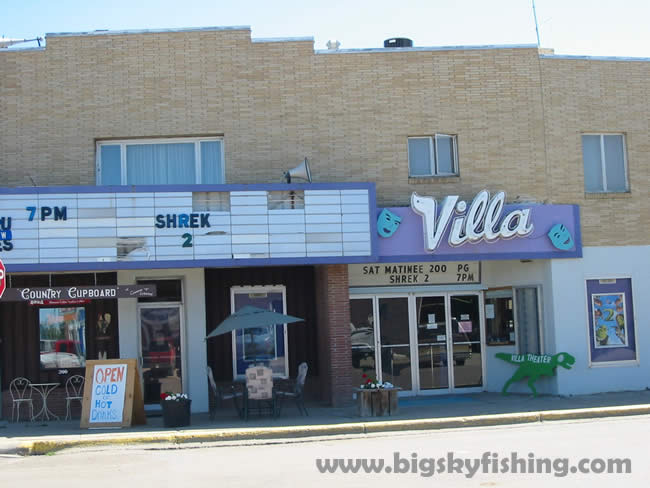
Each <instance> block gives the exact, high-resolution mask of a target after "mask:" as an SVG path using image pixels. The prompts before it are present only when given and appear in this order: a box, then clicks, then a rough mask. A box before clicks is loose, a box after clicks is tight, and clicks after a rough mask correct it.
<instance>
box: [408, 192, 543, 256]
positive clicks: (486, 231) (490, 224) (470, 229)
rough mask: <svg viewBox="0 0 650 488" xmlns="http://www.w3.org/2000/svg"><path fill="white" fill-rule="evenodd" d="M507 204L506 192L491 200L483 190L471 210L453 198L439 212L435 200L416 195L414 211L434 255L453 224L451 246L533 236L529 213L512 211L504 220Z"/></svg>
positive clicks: (442, 205)
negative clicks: (420, 217)
mask: <svg viewBox="0 0 650 488" xmlns="http://www.w3.org/2000/svg"><path fill="white" fill-rule="evenodd" d="M505 201H506V194H505V192H502V191H501V192H498V193H497V194H495V195H494V196H493V197H492V199H490V193H489V192H488V191H487V190H482V191H480V192H479V193H478V194H477V195H476V197H474V200H473V201H472V203H471V205H470V206H469V209H468V208H467V203H466V202H465V201H463V200H459V197H458V196H457V195H453V196H448V197H445V198H444V199H443V200H442V203H441V205H440V212H438V211H437V210H438V209H437V204H436V201H435V199H434V198H433V197H424V196H421V195H418V194H417V193H415V192H414V193H413V194H412V195H411V208H412V209H413V211H414V212H415V213H416V214H418V215H421V216H422V224H423V228H424V247H425V249H426V250H427V251H429V252H434V251H435V250H436V249H438V246H439V245H440V241H441V240H442V237H443V235H444V234H445V232H446V231H447V228H448V227H449V225H450V224H451V230H450V232H449V238H448V242H449V244H450V245H451V246H462V245H463V244H465V243H467V242H471V243H476V242H480V241H482V240H485V241H486V242H494V241H496V240H498V239H511V238H513V237H526V236H528V235H530V234H531V233H532V232H533V224H532V222H530V209H529V208H525V209H517V210H513V211H511V212H510V213H508V214H506V215H505V217H503V219H502V218H501V216H502V214H503V208H504V206H505ZM454 215H455V216H454Z"/></svg>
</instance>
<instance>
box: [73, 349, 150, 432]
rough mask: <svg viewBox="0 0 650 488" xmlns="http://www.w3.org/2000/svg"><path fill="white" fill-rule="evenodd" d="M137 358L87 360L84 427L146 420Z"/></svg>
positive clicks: (83, 406) (138, 422) (109, 425)
mask: <svg viewBox="0 0 650 488" xmlns="http://www.w3.org/2000/svg"><path fill="white" fill-rule="evenodd" d="M146 423H147V420H146V418H145V415H144V402H143V397H142V389H141V387H140V373H139V372H138V366H137V361H136V360H135V359H104V360H90V361H86V383H85V387H84V397H83V404H82V407H81V428H82V429H92V428H97V427H130V426H131V425H142V424H146Z"/></svg>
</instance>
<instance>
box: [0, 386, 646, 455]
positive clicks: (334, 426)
mask: <svg viewBox="0 0 650 488" xmlns="http://www.w3.org/2000/svg"><path fill="white" fill-rule="evenodd" d="M399 404H400V410H399V413H398V414H396V415H393V416H389V417H363V418H361V417H359V416H358V415H357V411H356V406H355V405H351V406H348V407H339V408H334V407H329V406H323V405H309V404H308V405H307V408H308V410H309V416H306V417H305V416H301V415H300V414H299V412H298V410H297V409H295V408H293V407H292V406H291V405H285V406H283V409H282V415H281V416H280V417H279V418H270V417H261V416H252V417H251V418H250V419H249V420H248V421H247V422H246V421H244V420H242V419H240V418H239V417H237V415H236V412H235V411H234V409H232V408H223V409H220V410H219V411H218V412H217V415H216V417H215V419H214V420H211V419H210V418H209V416H208V414H194V415H192V419H191V426H189V427H184V428H178V429H170V428H164V427H163V423H162V418H161V417H160V416H158V417H155V416H154V417H148V418H147V424H146V425H142V426H134V427H129V428H124V429H90V430H88V429H83V430H82V429H80V428H79V420H78V419H76V420H72V421H48V422H8V423H7V422H2V421H0V454H13V455H15V454H19V455H37V454H48V453H51V452H55V451H58V450H61V449H66V448H73V447H101V446H115V445H124V444H166V445H170V444H173V445H176V446H178V447H182V446H183V445H184V444H186V445H187V444H190V443H192V445H195V444H196V443H220V442H230V441H255V442H262V443H264V442H282V441H281V440H284V441H285V442H287V441H289V440H291V439H303V440H304V439H305V438H309V437H321V436H334V435H337V436H340V435H357V436H362V435H365V434H371V433H373V434H374V433H381V432H397V431H421V430H431V429H446V428H459V427H481V426H494V425H508V424H522V423H531V422H546V421H553V420H573V419H589V418H602V417H616V416H625V415H650V390H644V391H635V392H617V393H599V394H595V395H578V396H569V397H560V396H550V395H541V396H539V397H536V398H535V397H532V396H530V395H517V394H511V395H508V396H503V395H500V394H497V393H478V394H466V395H445V396H426V397H413V398H408V397H402V398H400V400H399ZM226 407H227V405H226Z"/></svg>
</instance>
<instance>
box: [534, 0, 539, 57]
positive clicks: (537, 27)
mask: <svg viewBox="0 0 650 488" xmlns="http://www.w3.org/2000/svg"><path fill="white" fill-rule="evenodd" d="M533 18H534V19H535V33H536V34H537V49H539V26H538V25H537V12H536V11H535V0H533Z"/></svg>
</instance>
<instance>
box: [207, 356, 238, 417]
mask: <svg viewBox="0 0 650 488" xmlns="http://www.w3.org/2000/svg"><path fill="white" fill-rule="evenodd" d="M206 369H207V372H208V385H209V386H210V394H211V395H212V401H211V402H210V420H214V418H215V416H216V410H217V408H221V406H222V405H223V402H224V401H225V400H232V402H233V405H234V406H235V411H236V412H237V415H238V416H239V417H242V416H243V411H242V408H241V407H240V405H239V399H243V397H244V392H243V391H237V389H236V388H235V386H234V385H228V386H220V385H217V383H216V382H215V381H214V374H213V373H212V368H211V367H210V366H208V367H207V368H206Z"/></svg>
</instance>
